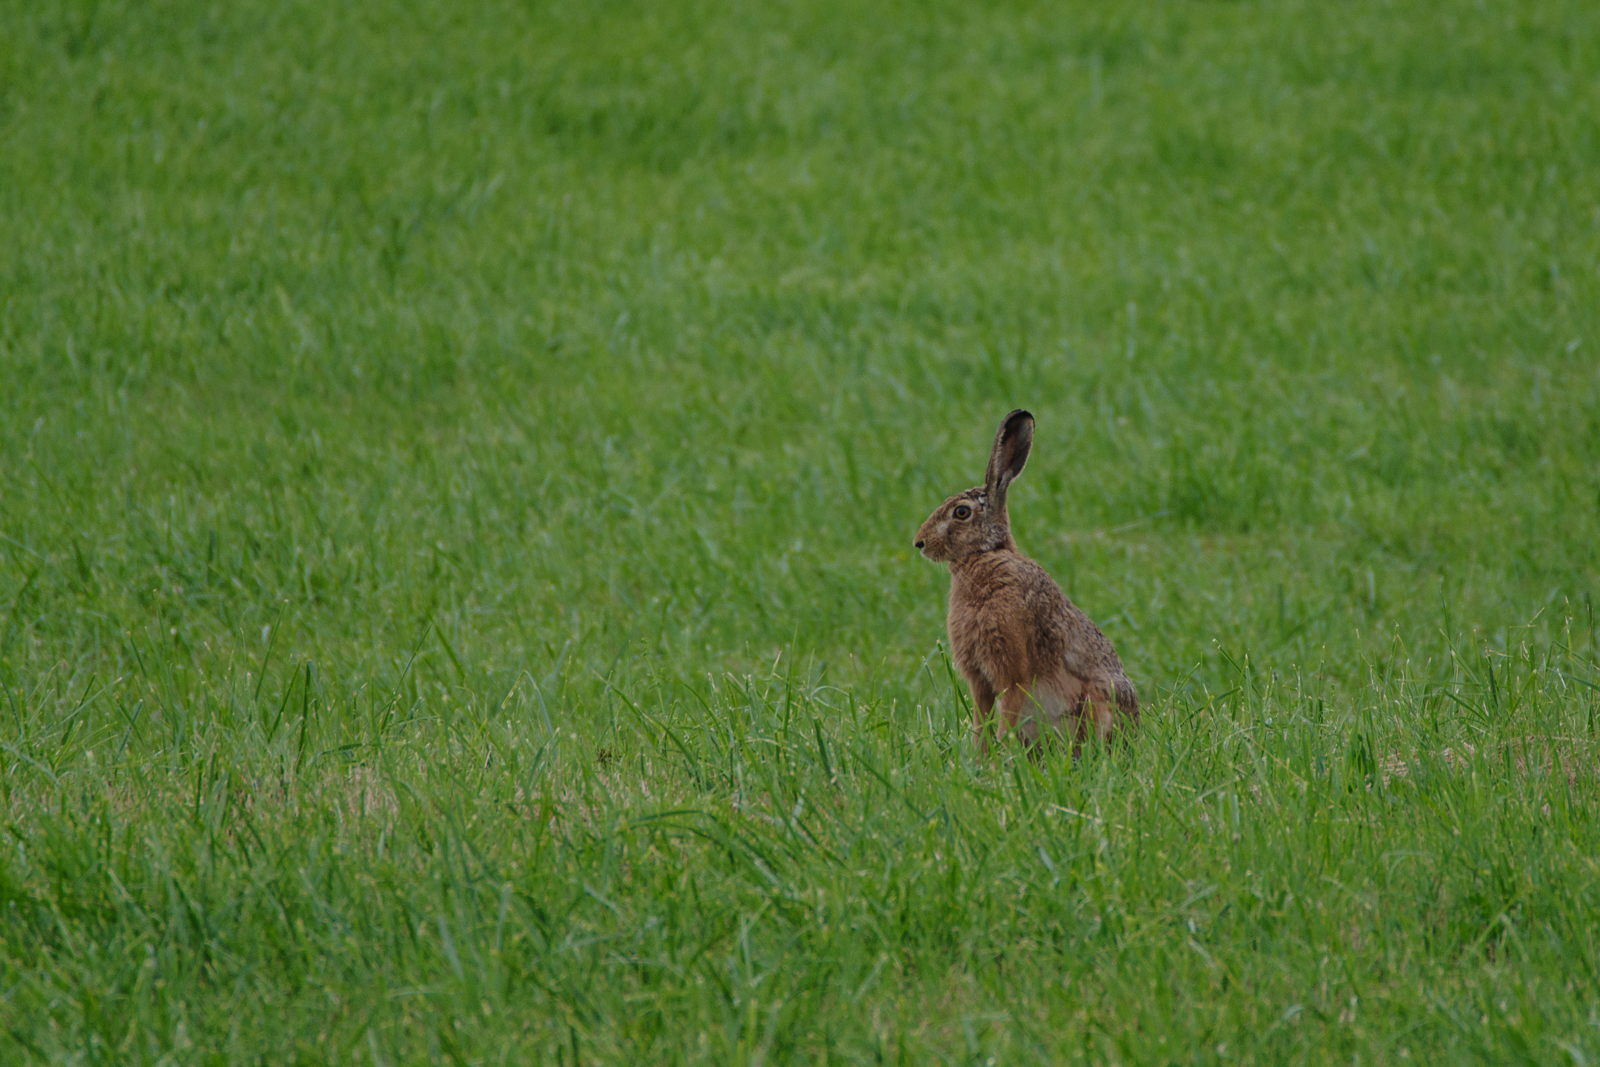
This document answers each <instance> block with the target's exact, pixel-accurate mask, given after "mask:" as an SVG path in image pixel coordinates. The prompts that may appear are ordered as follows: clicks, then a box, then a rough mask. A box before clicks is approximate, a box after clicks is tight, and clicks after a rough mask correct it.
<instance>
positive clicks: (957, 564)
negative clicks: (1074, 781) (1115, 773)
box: [916, 410, 1139, 755]
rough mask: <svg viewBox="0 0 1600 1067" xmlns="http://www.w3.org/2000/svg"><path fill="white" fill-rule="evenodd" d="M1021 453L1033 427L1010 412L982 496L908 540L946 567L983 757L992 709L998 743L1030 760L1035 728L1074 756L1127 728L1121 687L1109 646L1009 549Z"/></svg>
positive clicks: (1124, 680) (1126, 692) (945, 509)
mask: <svg viewBox="0 0 1600 1067" xmlns="http://www.w3.org/2000/svg"><path fill="white" fill-rule="evenodd" d="M1032 447H1033V416H1032V415H1031V414H1030V413H1028V412H1026V411H1021V410H1018V411H1013V412H1012V413H1011V414H1009V415H1007V416H1006V417H1005V418H1004V419H1003V420H1001V423H1000V432H999V433H997V434H996V435H995V439H994V451H992V452H991V453H990V454H989V469H988V471H987V472H986V473H985V474H984V478H983V484H982V485H981V486H976V487H974V488H972V489H968V490H967V491H965V492H963V493H957V494H956V495H955V496H953V497H951V498H950V499H949V500H946V501H945V502H944V503H943V504H940V505H939V506H938V508H936V509H935V510H934V512H933V514H932V515H929V516H928V521H927V522H924V523H923V524H922V528H921V529H920V530H918V531H917V543H916V547H917V548H919V549H921V550H922V554H923V555H924V556H926V557H928V558H929V559H931V560H933V561H934V562H936V563H948V564H950V616H949V626H950V650H951V652H952V653H953V654H954V656H955V661H956V666H958V667H960V668H961V673H962V674H963V675H965V676H966V679H967V684H968V685H969V686H971V687H972V701H973V709H972V729H973V733H974V736H975V739H976V740H977V743H978V745H979V747H980V748H981V750H982V751H983V753H984V755H988V752H989V733H990V731H989V719H990V716H991V714H992V712H993V711H994V703H995V699H996V698H999V701H1000V723H999V728H998V734H999V736H1000V737H1001V738H1004V737H1005V735H1006V733H1007V732H1009V731H1015V732H1017V733H1018V734H1020V735H1021V737H1022V741H1023V744H1024V745H1025V746H1026V748H1027V750H1028V752H1029V753H1030V754H1033V755H1036V754H1037V753H1038V752H1039V750H1040V744H1041V740H1043V739H1042V738H1041V733H1040V721H1041V719H1042V720H1043V724H1044V725H1045V726H1047V727H1049V729H1050V730H1051V731H1053V732H1054V733H1056V734H1057V735H1059V736H1064V737H1066V738H1068V739H1069V740H1070V741H1071V743H1072V750H1073V752H1074V753H1076V752H1077V751H1078V750H1079V748H1080V747H1081V746H1082V744H1083V742H1084V740H1085V739H1086V738H1087V737H1088V729H1089V726H1090V724H1093V727H1094V736H1095V737H1096V738H1097V739H1098V740H1100V741H1102V742H1104V741H1108V740H1110V739H1111V738H1112V737H1113V736H1115V735H1117V734H1119V733H1125V734H1132V732H1133V731H1134V730H1135V729H1136V728H1137V727H1138V725H1139V701H1138V698H1137V697H1135V695H1134V692H1133V683H1131V682H1129V681H1128V676H1127V675H1126V674H1124V673H1123V670H1122V661H1121V660H1119V659H1117V653H1116V650H1115V649H1113V648H1112V647H1111V642H1110V641H1109V640H1107V639H1106V635H1105V634H1103V633H1101V632H1100V629H1099V627H1097V626H1095V624H1094V623H1093V622H1091V621H1089V616H1087V615H1085V614H1084V613H1083V612H1081V611H1079V610H1078V609H1077V608H1076V607H1075V606H1074V605H1073V603H1072V601H1070V600H1068V599H1067V597H1066V594H1065V593H1063V592H1062V591H1061V587H1060V586H1058V585H1056V583H1055V580H1054V579H1052V578H1051V577H1050V575H1048V574H1046V573H1045V570H1044V568H1043V567H1041V566H1039V565H1038V564H1037V563H1035V562H1034V561H1033V560H1031V559H1029V558H1028V557H1027V556H1025V555H1023V554H1022V550H1021V549H1019V548H1018V547H1017V542H1016V541H1015V540H1013V539H1012V537H1011V522H1010V519H1009V517H1008V516H1007V515H1006V489H1007V488H1009V487H1010V485H1011V482H1012V481H1013V480H1014V479H1015V478H1016V476H1017V475H1019V474H1021V473H1022V468H1023V465H1024V464H1026V463H1027V462H1028V452H1029V450H1030V449H1031V448H1032ZM1064 720H1065V721H1064Z"/></svg>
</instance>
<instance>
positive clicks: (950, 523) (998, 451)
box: [916, 409, 1033, 563]
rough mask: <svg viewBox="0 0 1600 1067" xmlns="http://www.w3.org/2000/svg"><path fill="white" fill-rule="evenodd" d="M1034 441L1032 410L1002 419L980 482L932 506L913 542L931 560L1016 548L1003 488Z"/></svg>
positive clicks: (950, 558)
mask: <svg viewBox="0 0 1600 1067" xmlns="http://www.w3.org/2000/svg"><path fill="white" fill-rule="evenodd" d="M1032 447H1033V416H1032V415H1031V414H1029V413H1028V412H1026V411H1022V410H1020V409H1019V410H1017V411H1013V412H1012V413H1011V414H1009V415H1007V416H1006V417H1005V418H1004V419H1002V420H1001V421H1000V431H999V432H998V433H996V434H995V437H994V450H993V451H992V452H990V453H989V469H988V471H987V472H986V473H985V475H984V479H983V484H982V485H978V486H973V487H972V488H971V489H968V490H966V491H965V492H961V493H957V494H956V495H955V496H953V497H951V498H950V499H949V500H946V501H945V502H944V503H943V504H940V505H939V506H938V507H937V508H935V509H934V512H933V514H932V515H929V516H928V521H926V522H924V523H923V524H922V528H921V529H920V530H918V531H917V543H916V547H917V548H919V549H921V550H922V554H923V555H924V556H927V557H928V558H929V559H931V560H933V561H934V562H935V563H950V562H953V561H954V560H958V559H960V558H962V557H963V556H970V555H973V554H974V553H977V552H993V551H995V550H997V549H1001V548H1010V549H1013V550H1014V549H1015V548H1016V542H1014V541H1013V540H1012V539H1011V520H1010V519H1009V518H1008V517H1007V515H1006V489H1007V488H1008V487H1009V486H1010V485H1011V482H1012V479H1014V478H1016V476H1017V475H1019V474H1021V473H1022V468H1023V466H1024V465H1025V464H1026V463H1027V462H1028V450H1029V449H1031V448H1032Z"/></svg>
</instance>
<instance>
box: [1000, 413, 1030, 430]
mask: <svg viewBox="0 0 1600 1067" xmlns="http://www.w3.org/2000/svg"><path fill="white" fill-rule="evenodd" d="M1024 419H1026V420H1027V421H1028V422H1030V423H1031V422H1032V421H1033V412H1031V411H1025V410H1024V409H1022V408H1017V410H1015V411H1013V412H1012V413H1011V414H1009V415H1007V416H1006V417H1005V418H1004V419H1002V420H1001V423H1000V425H1002V426H1004V427H1005V428H1006V429H1008V430H1009V429H1011V428H1012V427H1014V426H1016V425H1017V424H1018V423H1020V422H1022V421H1023V420H1024Z"/></svg>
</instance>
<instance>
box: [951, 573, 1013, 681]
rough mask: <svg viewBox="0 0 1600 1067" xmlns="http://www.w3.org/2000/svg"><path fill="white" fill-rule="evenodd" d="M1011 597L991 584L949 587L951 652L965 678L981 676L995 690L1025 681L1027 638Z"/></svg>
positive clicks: (960, 584)
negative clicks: (975, 586) (974, 586)
mask: <svg viewBox="0 0 1600 1067" xmlns="http://www.w3.org/2000/svg"><path fill="white" fill-rule="evenodd" d="M1014 600H1015V598H1014V597H1008V596H1006V595H1005V592H1004V590H997V589H995V588H993V587H992V586H981V587H978V588H972V587H970V586H965V587H964V585H963V583H956V584H954V585H952V587H951V589H950V614H949V618H948V620H947V623H948V627H949V632H950V654H951V657H952V658H953V659H954V660H955V662H956V666H957V667H959V668H960V669H961V671H962V673H964V674H966V675H967V676H968V677H972V676H974V675H980V676H982V677H984V678H986V679H988V680H989V682H990V684H991V685H993V686H994V687H995V688H996V689H1004V688H1006V687H1007V686H1008V685H1011V684H1013V683H1015V682H1026V681H1027V680H1028V678H1029V677H1031V672H1030V671H1029V669H1028V667H1029V663H1028V661H1029V659H1030V657H1029V654H1028V652H1029V641H1028V634H1027V627H1026V626H1025V625H1024V622H1023V619H1022V617H1021V616H1020V614H1019V612H1018V610H1017V608H1018V606H1019V605H1017V604H1016V603H1013V601H1014Z"/></svg>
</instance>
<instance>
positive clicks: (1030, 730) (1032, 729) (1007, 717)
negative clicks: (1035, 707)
mask: <svg viewBox="0 0 1600 1067" xmlns="http://www.w3.org/2000/svg"><path fill="white" fill-rule="evenodd" d="M1028 703H1029V694H1028V690H1027V689H1025V688H1024V687H1022V686H1020V685H1013V686H1010V687H1008V688H1007V689H1006V691H1005V692H1004V693H1001V694H1000V737H1001V739H1002V740H1004V739H1005V736H1006V734H1008V733H1018V732H1019V727H1018V720H1019V718H1020V717H1021V715H1022V709H1023V706H1024V705H1026V704H1028ZM1020 733H1021V736H1022V744H1023V747H1024V748H1027V749H1028V750H1030V751H1032V749H1033V742H1034V740H1035V738H1036V737H1037V736H1038V726H1037V724H1036V723H1035V722H1034V721H1033V716H1032V715H1029V716H1028V719H1027V721H1025V722H1023V723H1022V724H1021V727H1020Z"/></svg>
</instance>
